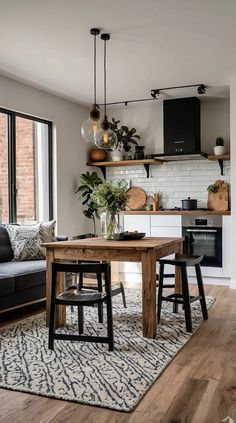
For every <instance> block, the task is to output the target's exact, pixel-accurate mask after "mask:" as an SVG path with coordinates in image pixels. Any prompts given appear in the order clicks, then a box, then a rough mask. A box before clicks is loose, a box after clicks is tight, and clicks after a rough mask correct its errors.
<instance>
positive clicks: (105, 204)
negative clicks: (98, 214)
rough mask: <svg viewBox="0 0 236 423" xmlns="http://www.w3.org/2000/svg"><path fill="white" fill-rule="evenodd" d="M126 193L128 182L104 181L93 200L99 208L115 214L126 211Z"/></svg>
mask: <svg viewBox="0 0 236 423" xmlns="http://www.w3.org/2000/svg"><path fill="white" fill-rule="evenodd" d="M126 191H127V182H126V181H123V180H118V181H104V182H103V183H102V184H99V185H98V186H97V187H96V189H95V190H94V192H93V194H92V200H93V201H94V203H95V204H96V205H97V207H98V208H99V207H102V208H104V209H105V210H106V211H108V212H110V213H112V214H115V213H117V212H119V211H121V210H124V208H125V206H126V204H127V201H128V196H127V195H126Z"/></svg>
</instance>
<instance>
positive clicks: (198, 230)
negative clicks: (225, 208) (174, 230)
mask: <svg viewBox="0 0 236 423" xmlns="http://www.w3.org/2000/svg"><path fill="white" fill-rule="evenodd" d="M186 232H207V233H209V232H210V233H216V232H217V229H186Z"/></svg>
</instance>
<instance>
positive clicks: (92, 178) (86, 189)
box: [75, 171, 102, 235]
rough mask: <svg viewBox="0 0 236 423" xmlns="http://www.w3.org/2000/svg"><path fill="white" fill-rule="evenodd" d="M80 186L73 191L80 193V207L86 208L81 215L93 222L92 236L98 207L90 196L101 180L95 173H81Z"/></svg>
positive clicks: (97, 215)
mask: <svg viewBox="0 0 236 423" xmlns="http://www.w3.org/2000/svg"><path fill="white" fill-rule="evenodd" d="M80 179H81V185H80V186H79V187H78V188H77V189H76V190H75V193H76V194H77V193H80V194H81V197H82V200H83V201H82V205H83V206H85V205H87V208H86V209H85V210H83V214H84V215H85V216H86V217H87V218H88V219H92V221H93V228H94V235H96V218H98V219H99V217H100V216H99V213H98V206H97V204H96V203H95V202H94V200H93V197H92V194H93V192H94V190H95V189H96V188H97V187H98V186H99V185H100V184H102V179H101V178H100V177H99V176H98V174H97V173H96V172H92V173H90V172H88V171H87V172H86V173H82V174H81V176H80Z"/></svg>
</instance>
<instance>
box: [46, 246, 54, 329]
mask: <svg viewBox="0 0 236 423" xmlns="http://www.w3.org/2000/svg"><path fill="white" fill-rule="evenodd" d="M53 260H54V250H53V248H47V255H46V297H47V299H46V325H47V326H49V316H50V308H51V279H52V262H53Z"/></svg>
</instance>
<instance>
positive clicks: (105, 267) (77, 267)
mask: <svg viewBox="0 0 236 423" xmlns="http://www.w3.org/2000/svg"><path fill="white" fill-rule="evenodd" d="M58 272H63V273H66V272H71V273H76V274H77V273H95V274H97V273H99V274H101V275H103V274H104V281H105V292H94V291H88V290H84V291H79V290H78V289H75V290H66V291H65V292H63V293H62V294H60V295H58V296H56V277H57V273H58ZM110 274H111V271H110V265H109V263H87V264H84V263H52V289H51V309H50V321H49V340H48V348H49V349H51V350H53V348H54V340H55V339H61V340H68V341H85V342H100V343H107V344H108V345H109V351H113V348H114V338H113V320H112V300H111V277H110ZM103 303H106V307H107V336H103V337H102V336H91V335H84V334H83V333H84V313H83V309H84V306H94V305H95V304H97V305H100V304H102V305H103ZM58 304H59V305H66V306H77V307H78V329H79V334H78V335H71V334H62V333H56V331H55V317H56V306H57V305H58Z"/></svg>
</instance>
